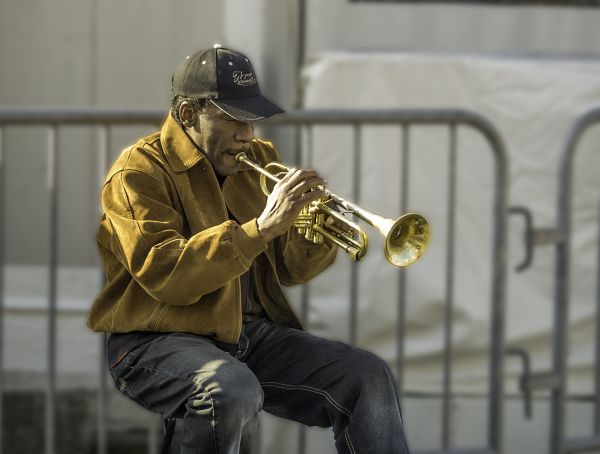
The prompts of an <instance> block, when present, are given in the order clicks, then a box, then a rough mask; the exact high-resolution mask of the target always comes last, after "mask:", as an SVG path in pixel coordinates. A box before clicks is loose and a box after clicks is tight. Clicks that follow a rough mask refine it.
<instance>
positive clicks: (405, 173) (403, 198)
mask: <svg viewBox="0 0 600 454" xmlns="http://www.w3.org/2000/svg"><path fill="white" fill-rule="evenodd" d="M401 143H402V145H401V148H400V153H401V157H402V158H401V159H402V162H401V169H400V172H399V173H400V175H401V177H400V178H401V189H400V190H401V194H400V215H402V214H404V213H406V210H407V209H408V195H409V194H408V191H409V178H410V129H409V125H408V124H406V123H404V124H403V125H402V142H401ZM405 323H406V270H405V269H404V268H400V269H398V318H397V322H396V382H397V383H398V391H399V393H400V400H401V402H400V403H402V396H403V395H404V392H403V391H404V370H403V367H404V349H405V346H404V327H405Z"/></svg>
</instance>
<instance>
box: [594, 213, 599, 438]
mask: <svg viewBox="0 0 600 454" xmlns="http://www.w3.org/2000/svg"><path fill="white" fill-rule="evenodd" d="M597 222H598V238H597V250H596V253H597V259H596V345H595V348H596V352H595V353H596V361H595V363H594V364H595V367H594V378H595V382H594V427H593V431H594V435H600V204H598V219H597Z"/></svg>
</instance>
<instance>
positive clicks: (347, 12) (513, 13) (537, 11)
mask: <svg viewBox="0 0 600 454" xmlns="http://www.w3.org/2000/svg"><path fill="white" fill-rule="evenodd" d="M307 1H308V5H309V8H310V16H309V17H310V20H309V27H308V31H307V37H308V49H309V52H310V53H320V52H327V51H330V50H348V51H357V50H360V51H371V50H385V51H397V50H418V51H431V50H435V51H449V52H461V53H465V52H467V53H483V54H490V53H505V54H512V55H534V54H545V55H558V54H561V55H569V56H573V57H580V56H583V55H586V56H590V57H599V56H600V49H599V48H598V45H597V44H598V41H599V40H600V28H599V27H598V26H597V24H598V21H599V20H600V9H598V8H577V7H552V6H535V7H534V6H528V7H525V6H514V5H512V6H511V5H508V6H507V5H503V6H489V5H488V6H477V5H473V4H464V5H460V4H454V5H447V4H446V5H441V4H435V3H425V4H415V3H404V4H403V3H400V2H397V3H394V2H384V3H361V2H349V1H348V0H328V1H326V2H323V1H319V0H307Z"/></svg>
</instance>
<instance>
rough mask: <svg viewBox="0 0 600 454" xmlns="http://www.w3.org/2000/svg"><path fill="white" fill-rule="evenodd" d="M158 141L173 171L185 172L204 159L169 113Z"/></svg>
mask: <svg viewBox="0 0 600 454" xmlns="http://www.w3.org/2000/svg"><path fill="white" fill-rule="evenodd" d="M160 143H161V145H162V149H163V150H164V152H165V156H166V157H167V161H168V162H169V165H170V166H171V168H172V169H173V170H174V171H175V172H185V171H186V170H189V169H190V168H192V167H193V166H194V165H196V164H197V163H199V162H200V161H202V160H204V159H206V156H204V155H203V154H202V153H201V152H200V151H199V150H198V149H197V148H196V146H195V145H194V144H193V143H192V141H191V139H190V138H189V137H188V136H187V134H186V133H185V132H184V131H183V129H182V127H181V125H180V124H179V123H177V121H176V120H175V118H173V115H171V114H170V113H169V116H168V117H167V120H166V121H165V124H164V125H163V127H162V129H161V131H160Z"/></svg>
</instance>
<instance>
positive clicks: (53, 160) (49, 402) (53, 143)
mask: <svg viewBox="0 0 600 454" xmlns="http://www.w3.org/2000/svg"><path fill="white" fill-rule="evenodd" d="M58 177H59V170H58V127H57V126H56V125H52V126H50V128H49V130H48V195H49V199H50V226H49V227H50V228H49V230H50V232H49V236H50V245H49V246H50V247H49V259H48V267H49V270H48V333H47V334H48V386H47V390H46V445H45V448H46V451H45V452H46V454H54V452H55V450H56V439H55V435H56V430H55V428H56V426H55V425H56V420H55V419H56V296H57V264H58V257H57V255H58V247H57V246H58V244H57V243H58V238H57V234H58V226H57V224H58V190H57V183H58Z"/></svg>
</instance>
